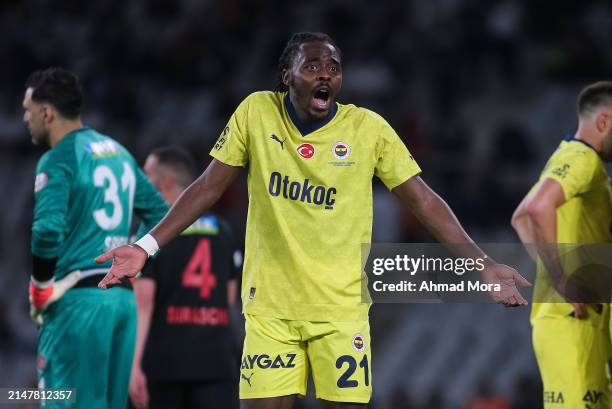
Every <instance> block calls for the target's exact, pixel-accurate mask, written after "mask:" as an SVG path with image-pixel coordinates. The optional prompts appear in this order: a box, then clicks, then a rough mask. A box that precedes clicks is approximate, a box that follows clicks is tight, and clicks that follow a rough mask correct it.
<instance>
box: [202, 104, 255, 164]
mask: <svg viewBox="0 0 612 409" xmlns="http://www.w3.org/2000/svg"><path fill="white" fill-rule="evenodd" d="M250 99H251V98H250V97H247V98H246V99H245V100H244V101H242V102H241V103H240V105H239V106H238V108H236V111H234V113H233V114H232V116H231V117H230V119H229V121H228V123H227V125H226V126H225V128H223V131H222V132H221V135H220V136H219V138H218V139H217V142H216V143H215V145H214V146H213V148H212V150H211V151H210V155H211V156H212V157H213V158H215V159H217V160H219V161H220V162H223V163H225V164H226V165H230V166H245V165H246V164H247V163H248V161H249V152H248V130H247V121H248V111H249V103H250V102H249V101H250Z"/></svg>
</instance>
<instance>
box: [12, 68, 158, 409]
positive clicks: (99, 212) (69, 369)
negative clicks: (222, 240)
mask: <svg viewBox="0 0 612 409" xmlns="http://www.w3.org/2000/svg"><path fill="white" fill-rule="evenodd" d="M82 99H83V98H82V91H81V86H80V84H79V81H78V78H77V77H76V76H75V75H74V74H72V73H71V72H69V71H66V70H64V69H61V68H49V69H47V70H44V71H36V72H34V73H33V74H32V75H31V76H30V77H29V79H28V81H27V83H26V91H25V97H24V100H23V108H24V110H25V113H24V116H23V120H24V122H26V123H27V125H28V128H29V131H30V134H31V135H32V141H33V142H34V143H35V144H39V145H44V146H47V147H49V148H50V149H49V150H48V151H47V152H46V153H45V154H44V155H43V156H42V157H41V159H40V161H39V162H38V166H37V168H36V180H35V186H34V191H35V202H36V204H35V207H34V222H33V225H32V260H33V270H32V277H31V282H30V313H31V316H32V318H33V320H34V321H35V322H36V323H37V324H38V325H40V326H41V327H40V334H39V342H38V360H37V362H38V379H39V387H40V388H46V389H49V388H61V389H67V388H71V389H74V390H75V397H76V403H73V404H72V406H71V407H74V408H87V409H96V408H100V409H102V408H123V407H125V403H126V399H127V390H128V384H129V377H130V369H131V364H132V356H133V353H134V341H135V335H136V319H137V318H136V317H137V315H136V307H135V300H134V295H133V293H132V291H131V283H130V282H129V281H126V282H122V283H121V284H120V285H118V286H116V287H114V288H112V289H111V292H112V294H108V293H106V292H104V291H103V290H100V289H98V288H97V283H98V281H100V279H101V278H102V277H103V276H104V275H105V274H106V272H107V270H108V268H109V267H110V262H109V263H107V265H102V266H100V265H97V264H96V263H95V261H94V257H96V256H97V255H98V254H100V253H101V252H103V251H108V250H110V249H112V248H114V247H117V246H119V245H122V244H126V243H127V242H128V235H129V230H130V225H131V222H132V213H133V211H134V212H135V213H136V214H137V215H138V217H139V218H140V219H141V220H142V221H143V224H144V225H143V229H146V230H144V231H148V230H149V229H150V228H151V227H153V226H154V225H155V224H156V223H157V222H158V221H159V220H160V219H161V218H162V217H163V216H164V214H165V213H166V211H167V206H166V204H165V202H164V200H163V198H162V197H161V196H160V195H159V194H158V193H157V190H156V189H155V188H154V187H153V186H152V185H151V184H150V183H149V181H148V180H147V177H146V176H145V175H144V174H143V173H142V171H141V170H140V169H139V168H138V165H137V163H136V161H135V160H134V158H133V157H132V156H131V155H130V153H129V152H128V151H127V150H126V149H125V148H124V147H123V146H121V145H120V144H119V143H117V142H116V141H115V140H113V139H111V138H110V137H108V136H105V135H102V134H100V133H98V132H96V131H95V130H93V129H91V128H87V127H84V126H83V125H82V123H81V120H80V112H81V105H82ZM54 406H58V407H62V408H65V407H67V405H66V403H65V402H52V401H47V402H46V403H45V404H44V407H45V408H52V407H54Z"/></svg>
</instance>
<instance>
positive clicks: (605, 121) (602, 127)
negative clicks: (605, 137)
mask: <svg viewBox="0 0 612 409" xmlns="http://www.w3.org/2000/svg"><path fill="white" fill-rule="evenodd" d="M611 126H612V118H610V115H608V113H607V112H600V113H599V114H597V116H596V117H595V127H596V128H597V131H598V132H600V133H607V132H608V130H609V129H610V127H611Z"/></svg>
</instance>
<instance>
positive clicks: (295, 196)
mask: <svg viewBox="0 0 612 409" xmlns="http://www.w3.org/2000/svg"><path fill="white" fill-rule="evenodd" d="M268 192H270V194H271V195H272V196H277V197H278V196H280V195H281V194H282V196H283V197H284V198H285V199H290V200H295V201H298V200H299V201H300V202H304V203H314V204H316V205H319V206H321V205H325V209H327V210H332V209H333V208H334V204H335V203H336V199H335V196H336V193H337V190H336V188H335V187H329V188H326V187H325V186H317V185H313V184H311V183H310V179H304V182H298V181H292V180H291V179H289V176H286V175H285V177H283V175H281V174H280V173H278V172H272V174H271V175H270V183H269V185H268Z"/></svg>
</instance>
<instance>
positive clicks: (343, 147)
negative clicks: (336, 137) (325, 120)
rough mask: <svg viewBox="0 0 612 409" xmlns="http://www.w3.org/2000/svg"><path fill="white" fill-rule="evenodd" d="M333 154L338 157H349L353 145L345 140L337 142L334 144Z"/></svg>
mask: <svg viewBox="0 0 612 409" xmlns="http://www.w3.org/2000/svg"><path fill="white" fill-rule="evenodd" d="M332 154H333V155H334V156H335V157H336V159H347V158H348V157H349V155H350V154H351V147H350V146H348V144H346V143H344V142H336V143H335V144H334V146H332Z"/></svg>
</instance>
